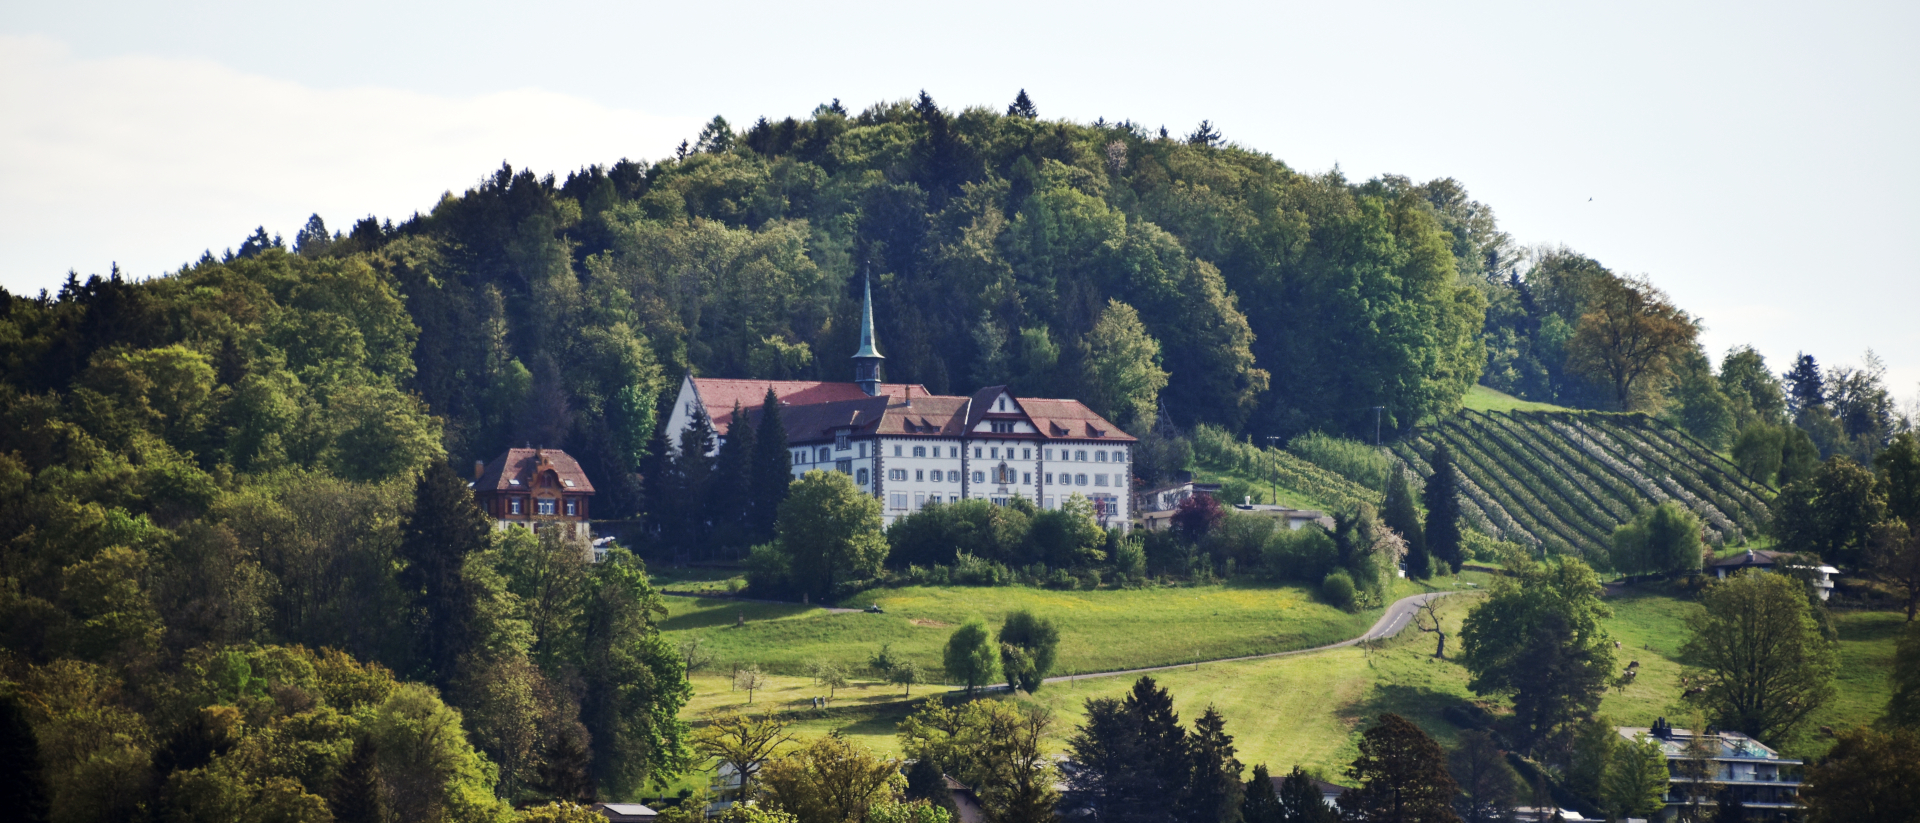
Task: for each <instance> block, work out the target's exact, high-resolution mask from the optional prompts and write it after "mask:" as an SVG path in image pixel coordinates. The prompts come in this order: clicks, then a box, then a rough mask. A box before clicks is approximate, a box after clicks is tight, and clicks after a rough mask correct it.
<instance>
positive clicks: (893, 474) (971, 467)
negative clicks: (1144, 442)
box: [788, 426, 1133, 528]
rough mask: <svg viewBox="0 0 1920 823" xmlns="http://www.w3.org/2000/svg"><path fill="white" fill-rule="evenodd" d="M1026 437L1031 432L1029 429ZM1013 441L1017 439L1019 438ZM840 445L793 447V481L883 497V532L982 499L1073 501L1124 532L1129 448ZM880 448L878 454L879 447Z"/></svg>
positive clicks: (995, 441)
mask: <svg viewBox="0 0 1920 823" xmlns="http://www.w3.org/2000/svg"><path fill="white" fill-rule="evenodd" d="M1027 428H1028V433H1029V434H1031V433H1032V432H1031V429H1032V427H1031V426H1028V427H1027ZM1016 434H1017V433H1016ZM838 445H840V444H839V443H835V442H831V441H818V442H811V443H805V444H794V445H793V446H792V447H791V448H789V449H788V451H789V453H790V454H791V455H792V457H793V476H794V477H795V478H798V477H800V476H801V475H804V474H806V473H807V472H810V471H815V470H825V471H839V472H843V473H846V474H849V475H852V476H853V478H854V484H855V485H856V486H857V487H859V489H860V490H861V491H863V492H866V493H869V494H873V495H875V496H877V497H879V498H880V506H881V511H882V514H883V516H884V518H885V520H886V523H887V524H888V525H892V524H893V521H895V520H897V519H899V518H901V517H905V516H906V515H908V514H911V513H913V512H916V511H919V510H920V509H921V508H923V507H925V506H927V505H929V504H932V503H957V502H959V501H961V500H969V499H971V500H987V501H991V502H993V503H996V504H999V505H1005V504H1006V503H1007V501H1008V500H1010V499H1011V498H1013V497H1025V498H1026V499H1027V500H1028V501H1031V502H1032V503H1033V504H1034V505H1035V506H1036V507H1038V508H1042V509H1057V508H1060V507H1061V506H1062V505H1063V504H1065V503H1066V501H1067V500H1068V498H1071V497H1072V496H1073V495H1075V494H1078V495H1080V496H1082V497H1085V498H1087V500H1088V501H1090V502H1092V503H1093V504H1094V510H1095V514H1096V517H1097V518H1098V519H1099V520H1100V521H1101V522H1102V525H1105V526H1110V527H1112V526H1117V527H1120V528H1127V527H1128V526H1129V524H1130V521H1131V518H1132V512H1131V511H1129V510H1128V505H1129V502H1130V500H1129V497H1130V495H1129V489H1131V487H1132V483H1133V480H1132V477H1133V472H1132V465H1133V449H1132V446H1133V444H1132V443H1131V442H1114V441H1098V442H1094V441H1087V440H1047V439H1041V438H1030V439H1017V438H1011V437H1004V436H1001V437H995V436H993V433H991V432H989V433H988V436H986V437H977V438H976V437H942V436H938V435H920V436H908V437H897V436H896V437H888V436H875V437H865V438H854V437H849V438H847V439H846V441H845V442H844V445H845V446H846V448H845V449H840V448H837V446H838ZM876 447H877V448H876Z"/></svg>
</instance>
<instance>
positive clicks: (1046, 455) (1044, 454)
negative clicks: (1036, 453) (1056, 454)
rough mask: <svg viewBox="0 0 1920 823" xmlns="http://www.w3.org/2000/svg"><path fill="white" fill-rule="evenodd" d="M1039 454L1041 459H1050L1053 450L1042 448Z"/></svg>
mask: <svg viewBox="0 0 1920 823" xmlns="http://www.w3.org/2000/svg"><path fill="white" fill-rule="evenodd" d="M1040 455H1041V457H1042V458H1043V459H1046V460H1052V459H1053V450H1052V449H1043V450H1042V451H1041V452H1040Z"/></svg>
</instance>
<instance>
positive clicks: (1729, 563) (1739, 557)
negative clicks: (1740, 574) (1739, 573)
mask: <svg viewBox="0 0 1920 823" xmlns="http://www.w3.org/2000/svg"><path fill="white" fill-rule="evenodd" d="M1786 556H1787V552H1774V551H1767V550H1766V549H1760V550H1757V551H1756V550H1752V549H1749V550H1747V551H1746V552H1744V553H1741V554H1735V555H1729V556H1727V557H1722V558H1720V559H1719V560H1715V561H1713V562H1712V563H1708V564H1707V565H1708V566H1711V567H1713V568H1725V567H1736V566H1771V565H1773V564H1775V563H1777V562H1779V561H1780V558H1782V557H1786Z"/></svg>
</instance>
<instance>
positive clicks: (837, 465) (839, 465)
mask: <svg viewBox="0 0 1920 823" xmlns="http://www.w3.org/2000/svg"><path fill="white" fill-rule="evenodd" d="M833 470H834V471H837V472H839V473H841V474H853V461H852V460H835V461H833Z"/></svg>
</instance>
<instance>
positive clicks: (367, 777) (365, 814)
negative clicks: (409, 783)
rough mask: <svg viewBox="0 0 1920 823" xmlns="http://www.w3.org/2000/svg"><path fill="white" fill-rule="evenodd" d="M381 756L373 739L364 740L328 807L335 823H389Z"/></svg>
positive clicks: (342, 771)
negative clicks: (381, 771)
mask: <svg viewBox="0 0 1920 823" xmlns="http://www.w3.org/2000/svg"><path fill="white" fill-rule="evenodd" d="M379 760H380V757H379V753H378V752H377V751H376V750H375V748H374V745H373V739H372V738H370V737H366V736H362V737H361V738H360V739H358V740H355V741H354V743H353V752H352V753H351V754H349V755H348V756H347V760H346V762H345V763H342V764H340V771H339V773H337V774H335V775H334V778H333V791H332V792H331V793H330V794H329V795H328V797H327V806H328V808H330V809H332V810H333V820H334V823H386V820H387V796H386V794H385V792H384V791H383V787H382V786H381V783H380V771H379Z"/></svg>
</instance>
